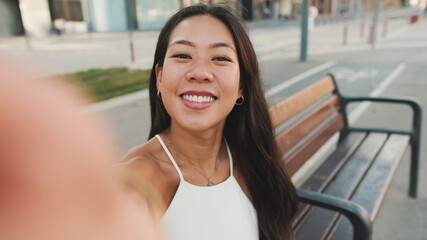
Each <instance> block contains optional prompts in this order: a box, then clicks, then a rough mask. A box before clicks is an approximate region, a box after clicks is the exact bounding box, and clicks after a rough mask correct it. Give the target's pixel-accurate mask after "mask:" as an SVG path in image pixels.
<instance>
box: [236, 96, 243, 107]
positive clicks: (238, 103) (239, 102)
mask: <svg viewBox="0 0 427 240" xmlns="http://www.w3.org/2000/svg"><path fill="white" fill-rule="evenodd" d="M239 99H241V100H240V101H239ZM244 102H245V97H243V96H241V97H239V98H238V99H237V100H236V105H237V106H240V105H242V104H243V103H244Z"/></svg>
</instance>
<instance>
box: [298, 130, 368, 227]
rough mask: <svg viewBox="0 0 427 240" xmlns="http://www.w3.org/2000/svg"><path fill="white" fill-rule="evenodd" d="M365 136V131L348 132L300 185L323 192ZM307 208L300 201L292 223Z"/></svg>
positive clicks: (305, 211)
mask: <svg viewBox="0 0 427 240" xmlns="http://www.w3.org/2000/svg"><path fill="white" fill-rule="evenodd" d="M365 137H366V133H365V132H351V133H350V134H348V135H347V137H346V138H344V140H343V141H342V142H341V143H340V144H339V145H338V147H337V149H336V150H335V151H334V152H333V153H332V154H331V155H330V156H329V157H328V158H327V159H326V160H325V161H324V162H323V163H322V165H320V166H319V168H318V169H317V170H316V171H315V172H314V173H313V174H312V176H311V177H310V178H309V179H307V180H306V181H305V182H304V183H303V184H302V185H301V186H300V187H301V188H304V189H307V190H311V191H315V192H323V190H324V189H325V188H326V186H327V185H328V184H329V183H330V182H331V180H332V179H333V178H334V177H335V175H336V174H337V173H338V171H339V170H340V169H341V168H342V167H343V165H344V164H345V163H346V162H347V161H348V159H350V157H351V156H352V155H353V154H354V152H355V151H356V150H357V148H358V147H359V145H360V143H361V142H362V141H363V140H364V138H365ZM309 208H310V205H307V204H302V203H301V204H299V206H298V210H297V213H296V215H295V216H296V217H295V218H294V225H296V223H297V222H299V221H300V220H301V219H302V217H303V216H304V215H305V214H306V213H307V211H308V209H309Z"/></svg>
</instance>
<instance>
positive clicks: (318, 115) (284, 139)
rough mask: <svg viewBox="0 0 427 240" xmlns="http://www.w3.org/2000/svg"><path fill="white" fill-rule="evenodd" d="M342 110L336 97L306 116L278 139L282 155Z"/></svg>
mask: <svg viewBox="0 0 427 240" xmlns="http://www.w3.org/2000/svg"><path fill="white" fill-rule="evenodd" d="M339 108H340V104H339V98H338V96H336V95H334V96H332V97H331V98H329V99H328V100H327V101H325V102H324V103H322V104H321V105H320V106H318V107H317V108H316V109H314V110H312V111H311V112H310V113H308V114H307V115H305V116H304V117H303V118H302V119H300V120H299V121H298V122H296V123H294V124H293V125H292V127H290V128H288V129H286V130H285V131H283V132H282V133H280V134H279V135H278V136H277V137H276V142H277V144H278V146H279V150H280V153H281V154H282V155H283V154H285V153H287V152H288V151H289V150H290V149H291V148H292V147H294V146H295V145H296V144H297V143H299V142H300V141H301V140H302V139H303V138H304V137H306V136H307V135H308V134H309V133H311V132H313V131H314V130H315V129H316V128H317V127H318V126H319V125H320V124H321V123H323V122H324V121H325V120H326V119H328V118H329V117H330V116H331V115H333V114H336V113H337V112H338V110H339Z"/></svg>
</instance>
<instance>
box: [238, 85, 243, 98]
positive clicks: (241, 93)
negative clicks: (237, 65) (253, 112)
mask: <svg viewBox="0 0 427 240" xmlns="http://www.w3.org/2000/svg"><path fill="white" fill-rule="evenodd" d="M241 97H243V90H242V89H241V88H240V89H239V94H238V95H237V98H238V99H239V98H241Z"/></svg>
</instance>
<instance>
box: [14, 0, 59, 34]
mask: <svg viewBox="0 0 427 240" xmlns="http://www.w3.org/2000/svg"><path fill="white" fill-rule="evenodd" d="M19 7H20V9H21V16H22V23H23V25H24V28H25V30H26V31H27V33H28V34H29V35H30V36H32V37H45V36H47V35H48V34H49V32H50V29H51V24H52V23H51V20H50V12H49V5H48V2H47V0H20V4H19Z"/></svg>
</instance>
